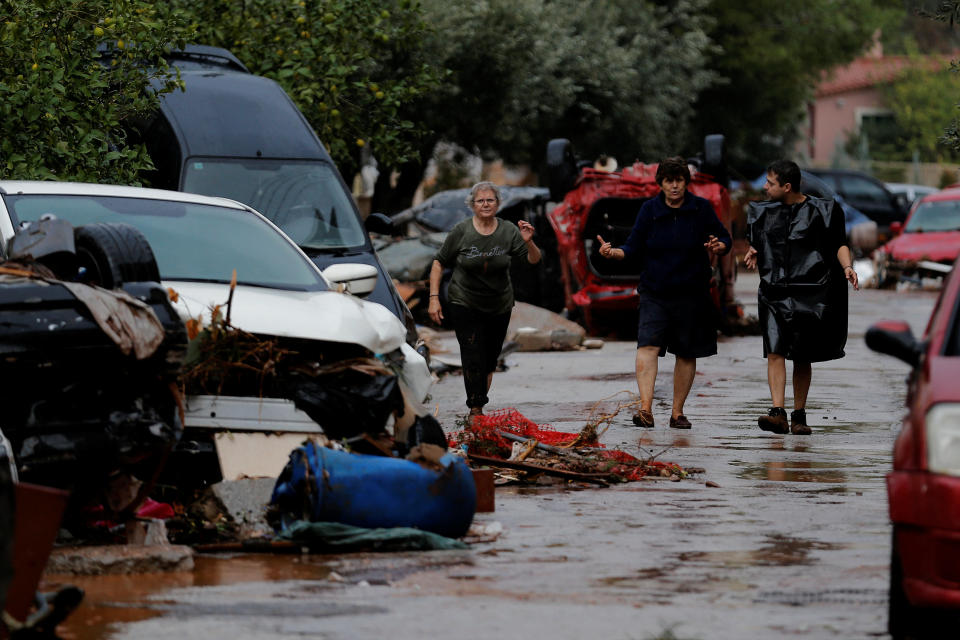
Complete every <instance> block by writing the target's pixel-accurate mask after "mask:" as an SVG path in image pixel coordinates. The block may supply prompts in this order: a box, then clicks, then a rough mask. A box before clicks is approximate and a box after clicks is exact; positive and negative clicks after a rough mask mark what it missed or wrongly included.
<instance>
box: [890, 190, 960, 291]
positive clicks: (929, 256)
mask: <svg viewBox="0 0 960 640" xmlns="http://www.w3.org/2000/svg"><path fill="white" fill-rule="evenodd" d="M890 227H891V231H892V232H893V234H894V238H893V240H891V241H890V242H888V243H886V244H885V245H883V246H882V247H880V248H879V249H878V250H877V251H876V253H875V254H874V264H875V268H876V272H877V286H878V287H891V286H893V285H895V284H897V283H898V282H900V281H901V280H903V281H908V282H913V283H915V284H923V281H924V280H925V279H931V280H942V279H943V278H944V276H946V274H948V273H950V270H951V268H952V266H953V262H954V260H956V259H957V256H958V255H960V188H957V189H944V190H943V191H938V192H936V193H932V194H930V195H928V196H924V197H923V198H922V199H921V200H920V202H918V203H917V204H916V205H915V206H914V208H913V210H912V211H911V212H910V216H909V217H908V218H907V221H906V224H904V225H902V226H901V225H900V223H899V222H893V223H891V225H890Z"/></svg>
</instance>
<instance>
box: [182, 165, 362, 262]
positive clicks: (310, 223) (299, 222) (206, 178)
mask: <svg viewBox="0 0 960 640" xmlns="http://www.w3.org/2000/svg"><path fill="white" fill-rule="evenodd" d="M183 190H184V191H188V192H190V193H200V194H203V195H208V196H223V197H226V198H231V199H233V200H237V201H238V202H243V203H245V204H248V205H250V206H251V207H253V208H254V209H256V210H257V211H259V212H260V213H262V214H263V215H265V216H266V217H268V218H270V220H272V221H273V222H274V224H276V225H277V226H278V227H280V228H281V229H283V231H284V232H285V233H286V234H287V235H288V236H290V237H291V238H292V239H293V241H294V242H296V243H297V244H298V245H300V246H301V247H303V248H304V249H308V250H309V249H318V250H324V249H334V250H336V249H349V248H353V247H361V246H364V245H365V244H366V238H367V236H366V233H365V232H364V229H363V226H362V224H361V222H360V218H359V216H358V215H357V212H356V210H355V209H354V207H353V202H352V201H351V200H350V195H349V194H348V193H347V192H346V190H345V189H344V188H343V183H342V182H341V181H340V180H339V178H338V176H337V174H336V171H335V170H334V168H333V167H332V166H331V165H329V164H327V163H324V162H315V161H299V162H298V161H291V160H271V159H256V160H236V159H224V158H192V159H191V160H190V161H189V162H187V163H186V169H185V173H184V185H183Z"/></svg>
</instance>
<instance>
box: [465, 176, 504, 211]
mask: <svg viewBox="0 0 960 640" xmlns="http://www.w3.org/2000/svg"><path fill="white" fill-rule="evenodd" d="M480 191H493V196H494V197H495V198H496V199H497V206H498V207H499V206H500V203H501V202H503V198H502V197H501V195H500V187H498V186H497V185H495V184H493V183H492V182H489V181H484V182H478V183H477V184H475V185H473V186H472V187H470V193H468V194H467V199H466V200H464V202H465V203H466V205H467V208H468V209H472V208H473V201H474V200H475V199H476V197H477V193H478V192H480Z"/></svg>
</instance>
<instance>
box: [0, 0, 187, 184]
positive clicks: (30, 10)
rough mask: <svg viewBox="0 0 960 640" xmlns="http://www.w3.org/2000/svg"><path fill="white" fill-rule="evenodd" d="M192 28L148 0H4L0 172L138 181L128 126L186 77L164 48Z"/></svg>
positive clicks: (0, 3) (140, 165)
mask: <svg viewBox="0 0 960 640" xmlns="http://www.w3.org/2000/svg"><path fill="white" fill-rule="evenodd" d="M185 33H186V32H185V29H184V27H183V25H182V24H181V23H180V22H178V21H177V20H176V16H171V19H169V20H165V21H158V20H157V19H156V14H155V12H154V9H153V3H151V2H146V1H141V0H115V1H114V2H103V1H98V0H0V177H3V178H5V179H72V180H84V181H89V182H112V183H122V184H136V183H138V177H137V176H138V173H139V171H140V170H142V169H144V168H147V167H150V166H152V165H151V163H150V159H149V157H148V156H147V154H146V151H145V149H144V148H143V147H142V146H139V145H129V144H127V140H126V137H125V135H124V132H123V131H124V129H123V127H124V124H126V123H128V122H130V121H131V119H133V118H136V117H140V116H143V115H144V114H146V113H149V112H150V111H151V110H153V109H154V108H155V104H156V97H155V96H156V93H162V92H166V91H170V90H172V89H174V88H175V87H176V86H177V82H178V81H177V78H176V76H175V75H172V74H170V73H169V72H168V70H167V68H166V64H165V63H164V62H163V58H162V53H163V51H164V48H165V47H167V46H170V45H172V44H176V43H180V44H181V45H182V43H183V41H184V35H185ZM102 42H106V43H108V44H109V46H110V47H111V48H112V50H113V53H114V55H113V58H112V64H109V63H108V64H107V65H103V64H101V63H100V62H99V61H98V54H97V45H98V44H100V43H102ZM147 69H152V70H147ZM151 82H155V83H156V87H157V89H156V93H154V92H150V91H147V88H148V87H149V86H150V83H151Z"/></svg>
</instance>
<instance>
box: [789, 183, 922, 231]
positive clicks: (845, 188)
mask: <svg viewBox="0 0 960 640" xmlns="http://www.w3.org/2000/svg"><path fill="white" fill-rule="evenodd" d="M807 171H809V172H810V173H812V174H814V175H816V176H818V177H819V178H820V179H821V180H823V181H824V182H825V183H827V185H828V186H830V187H831V188H832V189H833V190H834V191H836V192H837V193H839V194H840V195H841V196H843V199H844V201H845V202H847V203H848V204H850V205H851V206H853V207H855V208H857V209H858V210H860V211H861V212H863V213H864V214H865V215H866V216H867V217H868V218H870V219H871V220H873V221H874V222H876V223H877V231H878V233H879V235H880V238H881V242H882V241H884V239H889V237H890V223H891V222H900V223H902V222H903V221H904V220H906V219H907V209H908V207H907V205H906V204H905V203H904V202H903V200H902V199H901V198H898V197H897V196H896V195H894V194H893V193H891V192H890V190H889V189H887V187H886V185H885V184H884V183H883V182H881V181H880V180H877V179H876V178H874V177H873V176H870V175H868V174H866V173H863V172H861V171H854V170H851V169H807Z"/></svg>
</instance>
